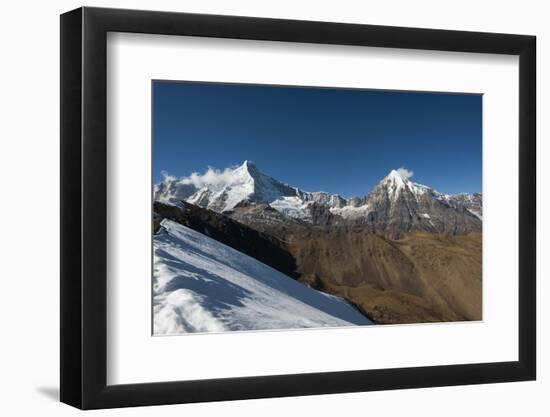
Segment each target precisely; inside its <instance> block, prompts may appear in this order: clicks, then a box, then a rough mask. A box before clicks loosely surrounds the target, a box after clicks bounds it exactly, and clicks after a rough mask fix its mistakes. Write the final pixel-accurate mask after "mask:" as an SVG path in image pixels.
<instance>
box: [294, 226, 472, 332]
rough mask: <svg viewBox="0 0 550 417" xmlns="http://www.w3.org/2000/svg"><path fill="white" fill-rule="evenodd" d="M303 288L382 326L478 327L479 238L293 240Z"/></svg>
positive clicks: (338, 235) (340, 234) (331, 236)
mask: <svg viewBox="0 0 550 417" xmlns="http://www.w3.org/2000/svg"><path fill="white" fill-rule="evenodd" d="M289 249H290V252H291V253H292V254H293V255H294V257H295V258H296V262H297V265H298V272H299V273H300V274H301V278H300V280H301V281H303V282H305V283H307V284H309V285H311V286H313V287H316V288H319V289H323V290H325V291H328V292H332V293H335V294H338V295H341V296H343V297H345V298H347V299H348V300H350V301H351V302H352V303H354V304H355V305H356V306H357V307H358V308H359V309H360V310H362V311H363V312H364V313H365V314H366V315H368V316H369V317H371V318H373V319H374V320H375V321H376V322H378V323H418V322H435V321H457V320H480V319H481V312H482V305H481V289H482V288H481V261H482V252H481V233H471V234H469V235H462V236H449V235H445V234H433V233H428V232H416V233H410V234H406V235H405V236H404V237H403V239H401V240H398V241H393V240H389V239H386V238H384V237H382V236H380V235H377V234H374V233H371V232H366V231H360V232H357V231H356V232H350V231H343V230H342V231H333V232H331V233H326V234H323V235H319V236H316V237H310V238H299V239H293V240H292V242H291V243H290V244H289Z"/></svg>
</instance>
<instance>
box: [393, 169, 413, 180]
mask: <svg viewBox="0 0 550 417" xmlns="http://www.w3.org/2000/svg"><path fill="white" fill-rule="evenodd" d="M397 173H398V174H399V175H400V176H401V177H402V178H411V177H412V176H413V175H414V171H409V170H408V169H407V168H404V167H401V168H399V169H398V170H397Z"/></svg>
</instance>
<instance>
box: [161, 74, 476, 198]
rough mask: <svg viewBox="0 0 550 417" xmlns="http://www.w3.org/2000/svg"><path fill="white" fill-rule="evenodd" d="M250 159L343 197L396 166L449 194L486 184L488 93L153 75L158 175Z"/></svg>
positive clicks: (267, 169) (365, 190)
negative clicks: (173, 78) (178, 79)
mask: <svg viewBox="0 0 550 417" xmlns="http://www.w3.org/2000/svg"><path fill="white" fill-rule="evenodd" d="M246 159H248V160H251V161H254V162H255V163H256V165H257V166H258V168H259V169H260V170H261V171H262V172H264V173H265V174H268V175H270V176H272V177H274V178H276V179H278V180H281V181H284V182H287V183H289V184H291V185H293V186H297V187H300V188H302V189H304V190H307V191H327V192H331V193H338V194H340V195H342V196H344V197H351V196H356V195H360V196H362V195H365V194H367V193H368V192H369V191H370V190H371V189H372V188H373V187H374V186H375V185H376V184H377V183H378V182H379V181H380V180H381V179H382V178H383V177H384V176H386V175H387V174H388V172H389V171H390V170H391V169H397V168H399V167H405V168H407V169H409V170H411V171H414V176H413V177H412V180H413V181H416V182H419V183H421V184H425V185H428V186H431V187H433V188H435V189H437V190H438V191H440V192H444V193H458V192H479V191H481V164H482V97H481V96H479V95H466V94H464V95H462V94H441V93H412V92H390V91H373V90H358V89H328V88H293V87H280V86H259V85H242V84H218V83H187V82H167V81H154V82H153V177H154V181H155V182H158V181H161V180H162V178H163V177H162V174H161V172H162V171H165V172H167V173H169V174H171V175H175V176H187V175H189V174H191V173H192V172H200V173H203V172H204V171H206V169H207V168H208V166H212V167H215V168H219V169H223V168H226V167H229V166H233V165H240V164H241V163H242V162H243V161H244V160H246Z"/></svg>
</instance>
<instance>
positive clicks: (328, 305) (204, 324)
mask: <svg viewBox="0 0 550 417" xmlns="http://www.w3.org/2000/svg"><path fill="white" fill-rule="evenodd" d="M161 226H162V228H161V229H160V231H159V232H158V233H157V234H156V235H155V236H154V241H153V242H154V243H153V245H154V280H153V308H154V333H155V334H178V333H189V332H222V331H227V330H265V329H292V328H306V327H324V326H330V327H332V326H352V325H366V324H372V322H371V321H370V320H368V319H367V318H366V317H364V316H363V315H362V314H360V313H359V312H358V311H357V310H356V309H355V308H353V307H352V306H351V305H349V304H348V303H347V302H346V301H344V300H343V299H341V298H338V297H335V296H331V295H328V294H324V293H321V292H319V291H316V290H313V289H311V288H309V287H307V286H305V285H303V284H300V283H298V282H297V281H295V280H293V279H292V278H290V277H288V276H286V275H284V274H282V273H280V272H278V271H276V270H274V269H273V268H271V267H269V266H267V265H265V264H263V263H261V262H259V261H257V260H255V259H253V258H251V257H249V256H247V255H244V254H243V253H240V252H238V251H236V250H234V249H232V248H230V247H228V246H225V245H224V244H222V243H219V242H217V241H215V240H213V239H211V238H209V237H208V236H206V235H203V234H201V233H198V232H196V231H194V230H192V229H189V228H187V227H185V226H182V225H180V224H178V223H175V222H173V221H171V220H167V219H165V220H163V221H162V223H161Z"/></svg>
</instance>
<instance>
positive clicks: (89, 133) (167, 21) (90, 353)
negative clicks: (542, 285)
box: [60, 7, 536, 409]
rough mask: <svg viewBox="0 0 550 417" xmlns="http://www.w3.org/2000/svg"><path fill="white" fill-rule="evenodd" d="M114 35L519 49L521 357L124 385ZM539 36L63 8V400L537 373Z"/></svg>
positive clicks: (428, 383) (135, 399)
mask: <svg viewBox="0 0 550 417" xmlns="http://www.w3.org/2000/svg"><path fill="white" fill-rule="evenodd" d="M108 32H132V33H147V34H163V35H187V36H199V37H215V38H236V39H254V40H266V41H286V42H306V43H319V44H335V45H359V46H371V47H372V46H375V47H384V48H406V49H422V50H441V51H457V52H478V53H491V54H508V55H517V56H519V103H518V105H519V155H518V158H519V271H518V272H519V277H520V279H519V293H518V297H519V358H518V361H513V362H496V363H477V364H467V365H445V366H428V367H412V368H398V369H377V370H357V371H345V372H326V373H309V374H293V375H275V376H256V377H239V378H229V379H209V380H199V381H179V382H162V383H142V384H132V385H113V386H109V385H107V383H106V375H107V343H106V328H107V312H106V307H107V306H106V299H107V285H106V278H107V277H106V258H107V252H106V244H107V227H106V221H107V195H106V189H107V181H108V178H107V172H106V171H107V164H106V161H107V134H106V127H107V111H106V93H107V87H106V85H107V83H106V81H107V73H106V44H107V42H106V39H107V33H108ZM535 45H536V38H535V37H534V36H524V35H510V34H494V33H478V32H461V31H448V30H432V29H415V28H403V27H387V26H372V25H358V24H341V23H325V22H312V21H294V20H278V19H265V18H251V17H234V16H217V15H200V14H186V13H170V12H152V11H136V10H120V9H102V8H88V7H84V8H79V9H77V10H73V11H70V12H68V13H65V14H63V15H61V54H60V56H61V310H60V314H61V401H62V402H64V403H67V404H70V405H72V406H75V407H78V408H81V409H95V408H111V407H124V406H142V405H155V404H174V403H190V402H200V401H218V400H237V399H249V398H264V397H283V396H298V395H312V394H328V393H344V392H357V391H375V390H388V389H402V388H421V387H434V386H449V385H463V384H482V383H496V382H507V381H525V380H533V379H535V378H536V314H535V312H536V304H535V302H536V296H535V294H536V275H535V274H536V266H535V265H536V262H535V261H536V259H535V258H536V251H535V248H536V157H535V156H536V143H535V134H536V133H535V106H536V92H535V87H536V84H535V79H536V77H535V75H536V74H535V61H536V57H535V50H536V47H535Z"/></svg>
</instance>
